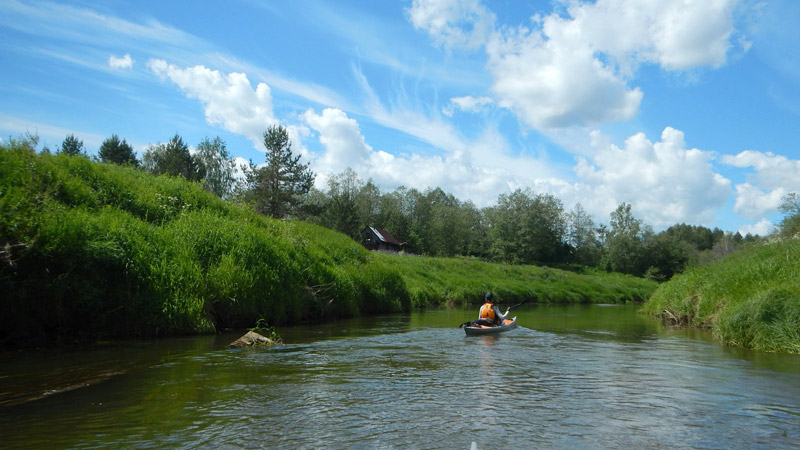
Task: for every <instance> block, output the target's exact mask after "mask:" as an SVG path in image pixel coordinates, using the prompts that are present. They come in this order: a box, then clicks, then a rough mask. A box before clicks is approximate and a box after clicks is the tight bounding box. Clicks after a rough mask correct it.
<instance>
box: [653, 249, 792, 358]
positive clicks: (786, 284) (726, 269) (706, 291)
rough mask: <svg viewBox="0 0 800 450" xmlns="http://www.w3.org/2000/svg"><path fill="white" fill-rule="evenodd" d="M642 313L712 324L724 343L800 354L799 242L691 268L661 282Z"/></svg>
mask: <svg viewBox="0 0 800 450" xmlns="http://www.w3.org/2000/svg"><path fill="white" fill-rule="evenodd" d="M643 311H644V312H647V313H649V314H651V315H654V316H658V317H662V318H665V319H668V320H672V321H675V322H680V323H688V324H690V325H694V326H701V327H708V328H710V329H711V330H712V331H713V333H714V336H715V337H716V338H717V339H719V340H720V341H721V342H723V343H725V344H729V345H735V346H742V347H750V348H754V349H757V350H765V351H777V352H790V353H800V240H791V241H787V242H777V243H773V244H769V245H764V246H761V247H757V248H754V249H751V250H748V251H744V252H741V253H737V254H735V255H732V256H730V257H728V258H725V259H723V260H720V261H719V262H717V263H716V264H713V265H710V266H704V267H699V268H695V269H693V270H690V271H688V272H686V273H684V274H682V275H679V276H677V277H675V278H673V279H672V280H671V281H669V282H667V283H665V284H664V285H662V286H660V287H659V288H658V290H657V291H656V292H655V293H654V294H653V296H652V298H650V299H649V300H648V301H647V302H646V303H645V305H644V307H643Z"/></svg>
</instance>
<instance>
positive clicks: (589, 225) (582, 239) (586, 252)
mask: <svg viewBox="0 0 800 450" xmlns="http://www.w3.org/2000/svg"><path fill="white" fill-rule="evenodd" d="M566 242H567V244H568V245H569V246H570V247H571V251H572V253H571V256H570V262H573V263H577V264H584V265H587V266H594V265H597V263H598V262H599V261H600V257H601V256H602V253H603V249H602V245H601V243H600V240H599V239H598V237H597V230H596V228H595V224H594V220H592V216H590V215H589V213H587V212H586V210H584V209H583V206H582V205H581V204H580V203H578V204H576V205H575V207H574V208H573V209H572V211H571V212H570V213H568V214H567V234H566Z"/></svg>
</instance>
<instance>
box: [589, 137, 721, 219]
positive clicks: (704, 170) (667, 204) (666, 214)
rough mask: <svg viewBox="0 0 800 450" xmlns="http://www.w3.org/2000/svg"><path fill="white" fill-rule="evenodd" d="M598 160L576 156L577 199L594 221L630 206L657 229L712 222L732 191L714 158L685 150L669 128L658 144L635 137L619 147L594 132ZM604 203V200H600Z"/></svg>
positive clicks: (680, 139)
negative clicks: (714, 164) (624, 205)
mask: <svg viewBox="0 0 800 450" xmlns="http://www.w3.org/2000/svg"><path fill="white" fill-rule="evenodd" d="M594 138H595V141H594V142H595V144H594V145H595V150H596V153H595V155H594V157H593V158H592V159H591V161H590V160H588V159H586V158H585V157H580V158H578V164H577V166H576V167H575V173H576V174H577V176H578V178H579V179H580V182H579V184H578V185H577V190H578V193H577V196H578V197H579V198H580V197H582V198H583V200H580V201H581V203H582V204H583V205H584V207H586V209H587V211H590V212H591V213H592V214H594V215H595V216H596V217H606V216H607V214H608V213H609V212H610V211H612V210H613V209H614V208H616V206H617V205H619V204H620V203H623V202H626V203H630V204H631V205H632V206H633V210H634V211H635V214H636V215H637V216H638V217H641V218H642V219H643V220H644V221H645V223H648V224H650V225H653V226H654V227H656V228H660V227H664V226H669V225H674V224H675V223H678V222H689V223H709V222H711V221H712V219H713V215H714V213H715V211H716V210H717V209H719V208H720V207H722V206H724V204H725V202H726V201H727V199H728V197H729V195H730V193H731V188H730V180H728V179H726V178H724V177H723V176H721V175H719V174H718V173H715V172H714V171H713V170H712V167H711V160H712V159H713V155H712V154H711V153H709V152H704V151H701V150H698V149H695V148H693V149H686V148H685V143H684V136H683V132H681V131H679V130H676V129H673V128H669V127H667V128H666V129H664V131H663V132H662V134H661V141H660V142H655V143H653V142H651V141H649V140H648V139H647V138H646V137H645V135H644V134H643V133H638V134H635V135H633V136H631V137H629V138H628V139H627V140H626V141H625V146H624V147H623V148H619V147H617V146H616V145H614V144H611V143H609V142H607V141H606V140H605V139H604V137H603V136H602V135H600V134H599V133H597V132H595V134H594ZM597 199H602V200H597Z"/></svg>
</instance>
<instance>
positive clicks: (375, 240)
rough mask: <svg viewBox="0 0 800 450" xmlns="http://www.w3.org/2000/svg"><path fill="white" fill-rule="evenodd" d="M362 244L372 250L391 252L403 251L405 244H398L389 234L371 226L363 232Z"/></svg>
mask: <svg viewBox="0 0 800 450" xmlns="http://www.w3.org/2000/svg"><path fill="white" fill-rule="evenodd" d="M361 243H362V244H363V245H364V247H366V248H368V249H370V250H383V251H390V252H399V251H401V250H403V244H401V243H400V242H398V241H397V239H395V238H394V237H393V236H392V235H391V234H389V232H387V231H386V230H381V229H380V228H375V227H370V226H366V227H364V229H363V230H361Z"/></svg>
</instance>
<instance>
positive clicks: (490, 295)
mask: <svg viewBox="0 0 800 450" xmlns="http://www.w3.org/2000/svg"><path fill="white" fill-rule="evenodd" d="M493 298H494V295H492V293H491V292H487V293H486V300H491V299H493Z"/></svg>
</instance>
